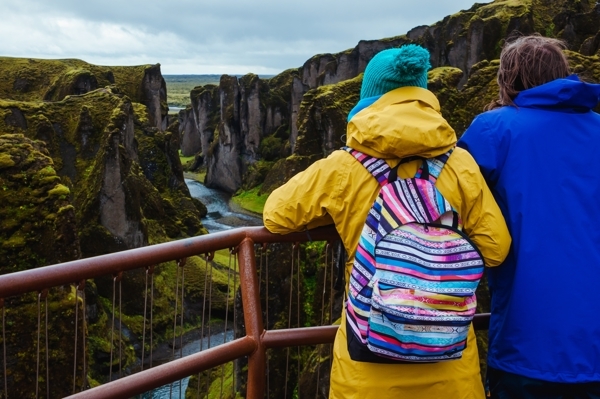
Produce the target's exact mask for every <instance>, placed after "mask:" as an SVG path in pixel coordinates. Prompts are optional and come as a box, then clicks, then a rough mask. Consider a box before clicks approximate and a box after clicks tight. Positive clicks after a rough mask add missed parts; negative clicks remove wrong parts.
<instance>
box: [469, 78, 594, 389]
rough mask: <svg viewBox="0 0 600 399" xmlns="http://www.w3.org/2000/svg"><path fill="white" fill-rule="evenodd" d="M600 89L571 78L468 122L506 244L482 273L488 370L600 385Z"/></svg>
mask: <svg viewBox="0 0 600 399" xmlns="http://www.w3.org/2000/svg"><path fill="white" fill-rule="evenodd" d="M599 101H600V85H597V84H589V83H584V82H581V81H580V80H579V79H578V78H577V76H575V75H573V76H570V77H568V78H565V79H557V80H554V81H552V82H549V83H546V84H544V85H541V86H538V87H535V88H532V89H529V90H525V91H523V92H521V93H519V95H518V96H517V97H516V99H515V104H516V107H515V106H505V107H502V108H498V109H495V110H492V111H489V112H485V113H483V114H481V115H479V116H478V117H477V118H475V119H474V121H473V123H472V124H471V126H470V127H469V128H468V129H467V131H466V132H465V134H464V135H463V137H462V138H461V139H460V141H459V143H458V145H459V146H460V147H463V148H465V149H467V150H468V151H469V152H470V153H471V154H472V155H473V157H474V158H475V160H476V161H477V163H478V164H479V165H480V167H481V170H482V172H483V175H484V176H485V178H486V180H487V181H488V184H489V186H490V188H491V190H492V193H493V194H494V196H495V198H496V200H497V202H498V204H499V206H500V208H501V210H502V213H503V214H504V216H505V218H506V222H507V224H508V228H509V231H510V233H511V235H512V239H513V241H512V247H511V250H510V253H509V255H508V257H507V258H506V260H505V261H504V263H503V264H502V265H500V266H499V267H496V268H493V269H490V270H488V276H489V285H490V292H491V295H492V318H491V323H490V330H489V336H490V344H489V355H488V356H489V357H488V362H489V365H490V366H492V367H494V368H497V369H500V370H504V371H508V372H511V373H516V374H519V375H524V376H527V377H531V378H537V379H541V380H546V381H554V382H564V383H580V382H590V381H600V115H598V114H597V113H595V112H593V111H592V109H593V108H594V107H596V106H597V105H598V102H599Z"/></svg>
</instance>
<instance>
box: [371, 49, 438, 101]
mask: <svg viewBox="0 0 600 399" xmlns="http://www.w3.org/2000/svg"><path fill="white" fill-rule="evenodd" d="M429 68H431V64H430V63H429V51H427V50H426V49H424V48H423V47H421V46H419V45H417V44H406V45H404V46H402V47H400V48H391V49H387V50H383V51H381V52H379V53H377V54H376V55H375V57H373V58H372V59H371V61H369V63H368V64H367V68H366V69H365V74H364V76H363V81H362V86H361V89H360V98H361V99H363V98H367V97H373V96H379V95H382V94H385V93H387V92H388V91H391V90H394V89H397V88H399V87H404V86H417V87H422V88H424V89H426V88H427V70H429Z"/></svg>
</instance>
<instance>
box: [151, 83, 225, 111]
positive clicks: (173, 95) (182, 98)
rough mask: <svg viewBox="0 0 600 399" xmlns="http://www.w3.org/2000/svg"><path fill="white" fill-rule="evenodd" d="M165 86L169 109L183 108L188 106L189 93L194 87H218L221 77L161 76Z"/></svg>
mask: <svg viewBox="0 0 600 399" xmlns="http://www.w3.org/2000/svg"><path fill="white" fill-rule="evenodd" d="M163 78H164V79H165V83H166V84H167V103H168V104H169V106H170V107H179V108H185V107H187V106H188V105H190V92H191V91H192V89H193V88H194V87H197V86H204V85H208V84H214V85H218V84H219V80H220V79H221V75H163Z"/></svg>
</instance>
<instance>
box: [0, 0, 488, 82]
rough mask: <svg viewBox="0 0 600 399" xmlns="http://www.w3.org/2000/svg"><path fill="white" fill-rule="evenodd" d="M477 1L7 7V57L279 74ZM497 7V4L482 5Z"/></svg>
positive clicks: (262, 0) (89, 0) (2, 48)
mask: <svg viewBox="0 0 600 399" xmlns="http://www.w3.org/2000/svg"><path fill="white" fill-rule="evenodd" d="M475 2H476V0H361V1H355V0H299V1H298V0H295V1H285V0H283V1H281V0H279V1H276V0H220V1H215V0H178V1H176V2H175V1H168V0H161V1H158V0H118V1H117V0H103V1H97V0H39V1H35V0H0V37H1V38H2V40H0V56H11V57H30V58H79V59H82V60H84V61H87V62H89V63H92V64H97V65H111V66H114V65H140V64H156V63H160V64H161V71H162V73H163V74H223V73H227V74H246V73H249V72H253V73H256V74H277V73H279V72H281V71H283V70H285V69H288V68H296V67H300V66H302V64H304V62H305V61H306V60H307V59H309V58H310V57H311V56H313V55H315V54H320V53H337V52H340V51H344V50H347V49H349V48H353V47H354V46H356V44H357V43H358V41H359V40H361V39H365V40H372V39H382V38H386V37H392V36H398V35H402V34H405V33H406V32H407V31H408V30H410V29H411V28H414V27H416V26H419V25H432V24H434V23H435V22H437V21H440V20H441V19H443V18H444V17H445V16H446V15H450V14H454V13H455V12H458V11H460V10H464V9H468V8H470V7H471V6H472V5H473V4H474V3H475ZM478 2H479V3H489V2H490V0H479V1H478Z"/></svg>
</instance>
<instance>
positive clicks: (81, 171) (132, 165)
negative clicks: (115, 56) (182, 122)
mask: <svg viewBox="0 0 600 399" xmlns="http://www.w3.org/2000/svg"><path fill="white" fill-rule="evenodd" d="M119 73H122V71H116V72H115V75H116V76H119ZM115 80H118V78H115ZM122 93H123V90H122V89H121V87H119V86H116V85H110V86H108V87H106V88H98V89H96V90H93V91H90V92H88V93H85V94H80V95H69V96H66V97H65V98H64V99H63V100H60V101H46V102H41V101H13V100H1V101H0V132H2V134H5V135H4V136H1V137H2V138H5V137H11V138H12V137H21V138H22V141H23V142H24V143H23V144H18V145H16V144H15V145H13V146H12V147H11V148H13V147H14V148H15V151H17V150H18V151H20V152H18V151H17V152H15V154H16V155H14V156H13V155H12V152H7V154H8V155H6V156H5V155H4V150H5V149H4V148H2V151H1V152H0V153H2V156H1V157H0V165H2V166H1V167H0V180H2V179H4V178H5V177H4V176H5V173H7V175H6V176H7V177H6V179H7V180H6V182H5V183H3V187H4V188H5V189H4V190H5V191H0V196H3V195H7V197H6V198H4V197H0V198H1V199H2V204H3V207H2V210H0V212H2V213H3V215H2V217H1V218H0V220H1V221H2V224H3V225H2V232H1V233H0V234H7V236H6V237H4V238H1V239H0V242H2V248H3V249H2V250H0V273H8V272H12V271H16V270H19V269H22V268H23V267H39V266H45V265H48V264H54V263H59V262H64V261H66V260H71V259H76V258H79V257H88V256H95V255H101V254H106V253H110V252H115V251H121V250H125V249H131V248H137V247H141V246H144V245H148V244H154V243H160V242H165V241H168V240H172V239H177V238H183V237H188V236H193V235H199V234H205V233H206V230H205V229H204V227H203V226H202V224H201V220H200V218H201V217H202V213H201V211H200V210H199V209H198V207H197V206H196V204H195V202H194V201H193V200H192V198H191V197H190V194H189V191H188V189H187V186H186V184H185V181H184V178H183V171H182V167H181V163H180V161H179V154H178V149H179V141H178V135H177V133H176V132H175V133H173V132H171V131H162V130H160V129H158V128H157V127H156V126H154V122H155V121H154V120H152V117H151V113H150V112H149V111H148V107H146V106H145V105H143V104H141V103H136V102H132V101H131V99H130V97H129V96H126V95H123V94H122ZM11 140H12V139H11ZM0 141H1V140H0ZM29 147H31V148H33V149H35V151H33V150H29V153H28V154H27V153H25V152H24V151H25V149H27V148H29ZM38 147H39V149H38ZM10 151H13V150H12V149H10ZM21 152H23V154H21ZM38 158H39V159H38ZM19 162H20V163H19ZM44 162H45V163H44ZM38 164H39V165H40V166H39V168H38V167H37V166H36V165H38ZM17 166H19V167H21V168H22V169H23V168H25V167H28V168H33V167H34V166H36V168H34V169H35V170H34V171H33V172H32V173H29V172H27V173H26V172H25V171H23V170H21V171H20V172H19V171H14V170H13V169H14V168H16V167H17ZM38 169H40V170H39V171H38ZM30 175H31V176H30ZM19 201H26V203H22V204H21V203H20V202H19ZM55 208H57V209H55ZM202 212H204V213H205V212H206V209H205V208H204V209H203V210H202ZM65 218H66V219H65ZM67 222H68V223H67ZM63 241H64V242H66V243H68V244H69V245H70V246H67V247H66V248H67V249H64V250H63V249H61V248H62V246H63V244H64V243H63ZM64 245H66V244H64ZM74 245H75V246H76V248H72V246H74ZM65 251H66V252H65ZM65 253H67V254H68V255H69V256H67V255H65ZM175 268H176V266H174V265H171V264H164V265H160V266H159V267H157V269H156V271H155V275H156V276H157V277H159V276H161V275H164V276H166V277H165V278H169V276H171V275H172V274H173V273H174V270H175ZM144 277H145V276H144V271H143V270H139V271H135V272H131V273H127V275H126V276H125V277H124V278H123V280H122V282H121V284H122V288H123V292H124V293H125V294H124V295H123V301H122V302H123V310H124V313H125V314H126V315H140V314H141V312H142V309H141V308H140V305H139V302H140V297H141V296H142V292H144V290H145V286H144ZM161 278H162V277H161ZM158 281H160V279H159V280H158ZM112 283H113V281H112V278H111V277H110V276H107V277H106V278H98V279H96V280H95V281H88V283H87V285H86V305H87V307H86V310H87V311H88V313H87V314H88V318H87V320H88V324H87V326H86V328H87V331H88V334H89V342H90V345H89V347H88V349H89V354H90V359H92V361H91V362H90V364H89V366H90V374H89V375H90V377H91V378H93V379H95V380H97V381H104V380H105V378H106V375H107V374H108V367H109V365H108V362H109V356H108V353H107V350H110V347H111V343H110V342H109V341H107V340H106V337H107V336H109V335H108V331H107V330H106V328H107V325H109V324H107V323H106V320H107V318H108V316H107V313H108V312H109V311H110V310H109V309H107V308H105V307H103V305H102V300H101V298H102V297H104V298H110V297H111V296H112V294H113V292H112V290H113V286H112ZM172 289H173V288H171V287H165V288H164V289H162V288H160V291H159V292H157V293H156V294H155V295H156V296H155V299H156V301H157V302H156V303H157V305H156V308H155V311H156V318H155V320H156V322H155V325H154V328H155V330H156V333H157V334H158V336H160V335H161V334H164V333H165V331H166V327H167V325H168V324H172V320H170V321H169V320H168V316H167V315H168V314H170V313H169V312H170V310H171V305H170V303H169V299H168V298H169V297H170V295H172V293H171V290H172ZM63 291H64V292H63V293H62V294H60V293H54V289H53V290H51V295H53V296H52V297H51V298H54V299H51V300H53V301H54V300H61V298H62V297H60V296H58V297H55V295H59V294H60V295H63V296H65V295H71V298H72V301H71V302H68V304H69V310H65V311H64V312H62V310H60V311H61V312H62V313H61V314H62V315H63V316H64V317H67V316H68V318H69V326H70V325H71V324H72V323H71V322H72V321H73V319H74V307H73V303H74V301H75V297H74V294H73V293H71V291H70V290H69V289H66V291H65V289H63ZM27 298H28V297H27ZM27 298H26V299H23V301H25V302H27V304H28V305H27V306H30V305H31V306H32V304H35V300H34V299H31V298H29V299H27ZM56 298H58V299H56ZM18 300H21V299H18ZM32 301H33V302H32ZM9 305H10V310H9V312H11V313H12V312H16V311H17V309H19V308H18V306H20V305H19V304H18V303H13V302H11V303H10V304H9ZM60 306H63V305H60ZM60 306H58V305H56V308H57V309H62V307H60ZM27 314H28V315H29V319H30V320H29V321H26V320H23V323H24V324H23V326H22V327H23V329H21V325H20V324H19V323H20V322H19V323H17V324H15V326H16V327H15V328H17V330H15V329H14V328H12V327H11V328H10V332H9V334H13V335H15V337H17V336H18V333H19V331H21V332H22V331H36V328H34V327H35V326H32V325H30V324H31V323H34V322H35V320H36V318H33V317H31V312H29V313H27ZM65 315H66V316H65ZM63 316H61V317H63ZM11 317H12V316H11ZM50 317H51V318H54V319H55V321H53V323H54V324H53V327H55V328H56V331H57V332H58V333H60V334H61V335H60V336H61V337H62V332H60V331H62V330H65V331H64V335H65V336H71V337H72V336H73V335H74V334H73V332H72V331H71V332H70V333H69V332H67V331H66V330H68V329H69V328H70V329H72V327H68V326H62V325H61V322H60V320H62V319H60V317H59V316H58V315H55V314H53V315H51V316H50ZM15 323H16V322H15ZM27 323H29V324H27ZM63 327H64V328H63ZM137 327H138V326H137V325H136V324H135V323H134V326H133V327H132V326H128V328H130V329H132V331H134V334H140V333H141V331H139V328H137ZM61 329H62V330H61ZM11 339H12V338H11ZM15 339H16V338H15ZM53 340H54V338H51V339H50V341H51V342H53V343H52V344H51V347H50V349H52V350H53V351H55V349H56V348H59V347H60V345H65V344H64V340H62V341H61V342H62V343H61V342H59V341H53ZM11 342H13V341H11ZM15 342H16V341H15ZM23 342H24V344H23V345H25V344H27V345H30V346H31V342H32V341H30V340H23ZM11 345H12V344H11ZM115 345H116V346H117V347H118V340H117V342H115ZM121 345H122V346H123V348H124V350H125V352H124V353H126V359H125V360H124V364H123V365H124V366H127V365H129V364H132V363H133V362H134V361H135V353H134V347H133V346H132V343H131V342H127V338H123V341H122V342H121ZM139 349H140V347H139V345H138V346H137V350H139ZM71 350H72V343H71V344H70V346H69V348H63V349H61V350H58V352H57V353H60V354H61V355H60V356H63V354H65V356H66V354H69V353H70V351H71ZM28 351H29V349H25V348H24V347H23V346H22V345H21V346H20V344H18V343H15V346H14V347H12V346H11V348H10V349H9V352H10V354H11V358H12V359H18V358H19V356H22V354H25V353H27V355H26V356H29V354H28V353H29V352H28ZM17 353H18V354H19V355H17ZM53 353H54V352H53ZM33 355H34V354H32V356H33ZM53 356H55V355H53ZM56 356H58V357H60V356H59V355H56ZM71 358H72V355H71ZM32 359H33V358H32ZM11 361H12V360H11ZM23 364H29V365H31V364H35V362H29V363H28V362H24V363H23ZM17 369H18V368H15V370H17ZM19 370H20V369H19ZM65 370H70V371H69V373H72V370H73V364H72V359H71V365H70V366H68V367H64V368H63V369H62V372H63V374H61V375H56V376H53V379H54V380H56V381H71V379H70V378H67V377H68V376H65V375H64V372H65ZM19 372H21V371H19ZM15 373H16V371H15ZM44 373H45V371H44ZM22 374H23V375H29V376H31V375H34V376H35V370H34V373H33V374H32V370H31V367H29V369H27V370H25V371H23V372H22ZM70 375H72V374H70ZM79 375H80V374H79ZM15 376H16V374H15ZM15 378H17V377H15ZM19 378H20V377H19ZM28 378H29V377H28ZM58 385H60V384H58ZM68 385H69V389H72V386H71V385H70V383H69V384H68ZM32 386H35V383H31V381H30V382H29V383H28V389H29V391H26V390H25V391H23V392H31V387H32ZM12 389H13V385H12V384H11V390H12ZM24 389H25V388H24ZM15 392H16V391H15ZM69 392H70V391H68V392H65V393H61V394H60V395H59V394H57V395H52V396H53V397H63V396H66V395H67V394H68V393H69ZM21 396H23V397H25V396H27V395H26V394H25V393H23V395H21ZM19 397H20V396H19Z"/></svg>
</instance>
